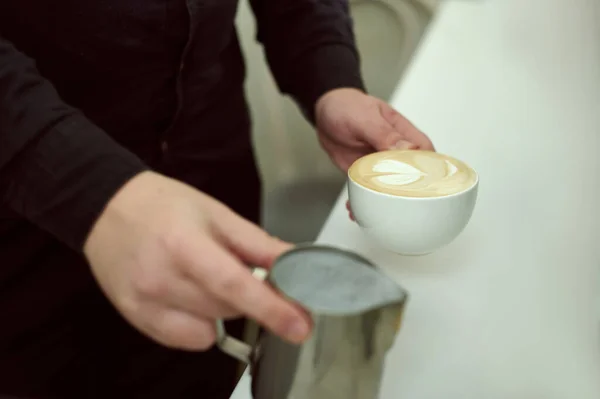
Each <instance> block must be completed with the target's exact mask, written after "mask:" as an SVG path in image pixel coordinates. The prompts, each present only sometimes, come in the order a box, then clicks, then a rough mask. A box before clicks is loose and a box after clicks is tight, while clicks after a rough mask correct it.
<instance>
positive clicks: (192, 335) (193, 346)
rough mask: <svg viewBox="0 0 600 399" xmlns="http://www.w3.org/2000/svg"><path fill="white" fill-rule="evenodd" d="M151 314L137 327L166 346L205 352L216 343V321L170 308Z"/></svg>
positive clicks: (160, 309) (154, 309) (156, 310)
mask: <svg viewBox="0 0 600 399" xmlns="http://www.w3.org/2000/svg"><path fill="white" fill-rule="evenodd" d="M150 313H151V314H150V315H149V317H146V318H145V320H144V321H143V322H141V323H139V324H140V325H139V326H136V327H138V328H139V329H140V330H141V331H142V332H143V333H144V334H146V335H148V336H149V337H150V338H152V339H153V340H155V341H157V342H158V343H160V344H162V345H164V346H167V347H169V348H173V349H182V350H199V351H205V350H208V349H210V348H211V347H212V346H213V345H214V344H215V342H216V339H217V332H216V325H215V322H214V321H211V320H208V319H203V318H198V317H195V316H194V315H191V314H189V313H186V312H183V311H181V310H179V309H173V308H168V307H156V308H153V309H152V311H151V312H150Z"/></svg>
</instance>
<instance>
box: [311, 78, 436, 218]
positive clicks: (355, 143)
mask: <svg viewBox="0 0 600 399" xmlns="http://www.w3.org/2000/svg"><path fill="white" fill-rule="evenodd" d="M315 117H316V123H317V132H318V134H319V141H320V142H321V145H322V146H323V148H324V149H325V151H326V152H327V153H328V154H329V156H330V157H331V159H332V160H333V162H334V163H335V164H336V165H337V166H338V167H339V168H340V169H342V171H344V172H345V171H347V170H348V168H349V167H350V165H352V163H353V162H354V161H355V160H357V159H358V158H360V157H362V156H363V155H367V154H369V153H371V152H374V151H385V150H390V149H421V150H431V151H434V150H435V149H434V147H433V144H432V142H431V140H430V139H429V137H427V135H426V134H425V133H423V132H422V131H420V130H419V129H417V128H416V127H415V126H414V125H413V124H412V123H410V122H409V121H408V119H406V118H405V117H404V116H402V115H401V114H400V113H399V112H397V111H396V110H395V109H393V108H392V107H391V106H390V105H389V104H387V103H386V102H384V101H382V100H380V99H378V98H375V97H372V96H369V95H367V94H365V93H363V92H361V91H359V90H356V89H348V88H344V89H335V90H331V91H329V92H327V93H326V94H324V95H323V96H322V97H321V98H320V99H319V100H318V101H317V104H316V106H315ZM347 206H348V210H349V212H350V217H351V218H352V212H351V210H350V207H349V205H347Z"/></svg>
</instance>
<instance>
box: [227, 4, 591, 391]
mask: <svg viewBox="0 0 600 399" xmlns="http://www.w3.org/2000/svg"><path fill="white" fill-rule="evenodd" d="M565 4H566V5H565ZM598 4H600V3H598V2H597V1H594V0H570V1H568V2H567V1H562V0H528V1H523V0H487V1H466V0H463V1H446V2H443V6H442V7H441V8H440V10H439V11H438V16H437V18H436V20H435V21H434V22H433V24H432V27H431V30H430V32H429V34H428V35H427V37H426V38H425V41H424V43H423V45H422V46H421V49H420V51H419V52H418V54H417V55H416V57H415V60H414V63H413V64H412V66H411V68H410V70H409V72H408V74H407V75H406V78H405V80H404V82H403V83H402V84H401V85H400V87H399V88H398V90H397V92H396V94H395V96H394V98H393V99H392V104H393V105H394V106H396V107H397V108H398V109H399V110H401V111H402V112H403V113H404V114H405V115H407V116H408V117H409V118H410V119H412V120H413V121H414V122H415V123H416V124H417V125H418V126H420V127H421V128H422V129H423V130H424V131H426V132H428V133H429V134H430V135H431V137H432V139H433V141H434V143H435V144H436V146H437V149H438V150H439V151H441V152H445V153H449V154H452V155H455V156H457V157H459V158H462V159H464V160H465V161H467V162H468V163H470V164H471V165H472V166H473V167H475V168H476V169H477V171H478V172H479V175H480V180H481V186H480V196H479V201H478V204H477V208H476V210H475V214H474V215H473V218H472V220H471V223H470V224H469V226H468V227H467V229H466V230H465V231H464V233H463V234H462V235H461V236H460V237H459V238H458V239H457V240H456V241H455V242H454V243H452V244H451V245H450V246H448V247H447V248H445V249H443V250H440V251H439V252H437V253H434V254H432V255H427V256H423V257H401V256H397V255H394V254H391V253H388V252H385V251H382V250H379V249H377V248H373V247H370V246H368V245H367V244H366V243H365V240H364V239H363V235H362V233H361V231H360V230H359V228H358V227H357V226H355V225H354V224H353V223H351V222H350V221H348V219H347V216H346V212H345V209H344V201H345V199H346V193H342V195H341V197H340V199H339V201H338V203H337V205H336V207H335V208H334V209H333V211H332V214H331V216H330V218H329V220H328V221H327V223H326V225H325V226H324V229H323V231H322V234H321V236H320V238H319V241H320V242H322V243H328V244H334V245H337V246H342V247H347V248H350V249H352V250H354V251H357V252H359V253H361V254H363V255H365V256H367V257H368V258H370V259H372V260H373V261H374V262H376V263H377V264H379V265H380V266H381V268H382V269H384V270H385V271H386V272H387V273H389V274H390V275H391V276H392V277H393V278H395V279H396V280H397V281H398V282H400V283H401V284H402V285H403V286H404V287H405V288H407V289H408V290H409V291H410V293H411V295H412V298H411V301H410V303H409V306H408V309H407V312H406V317H405V323H404V327H403V330H402V331H401V334H400V335H399V337H398V339H397V342H396V345H395V346H394V347H393V349H392V350H391V351H390V353H389V355H388V358H387V367H386V374H385V376H384V381H383V389H382V394H381V399H404V398H406V399H442V398H443V399H598V398H600V334H599V333H600V331H599V316H598V314H599V309H598V308H599V306H598V305H599V299H600V295H599V294H598V282H599V281H600V276H599V273H598V271H599V266H600V234H599V233H600V211H598V205H597V204H598V201H599V199H600V159H599V156H600V154H599V153H600V13H598ZM248 381H249V377H248V376H247V375H245V376H244V378H243V379H242V381H241V382H240V384H239V386H238V388H237V390H236V392H235V393H234V395H233V396H232V399H248V398H250V393H249V385H248Z"/></svg>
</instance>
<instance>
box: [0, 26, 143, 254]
mask: <svg viewBox="0 0 600 399" xmlns="http://www.w3.org/2000/svg"><path fill="white" fill-rule="evenodd" d="M144 169H145V166H144V165H143V164H142V162H141V161H140V160H139V159H138V158H137V157H136V156H134V155H133V154H131V153H129V152H128V151H127V150H125V149H124V148H122V147H121V146H119V145H118V144H117V143H116V142H114V141H113V140H112V139H111V138H110V137H109V136H108V135H107V134H106V133H105V132H103V131H102V130H101V129H99V128H98V127H97V126H95V125H94V124H93V123H91V122H90V121H89V120H87V119H86V118H85V116H84V115H83V114H82V113H81V112H79V111H78V110H76V109H74V108H72V107H69V106H68V105H67V104H65V103H64V102H63V101H62V100H61V99H60V97H59V95H58V93H57V92H56V91H55V90H54V88H53V86H52V85H51V84H50V82H48V81H46V80H45V79H44V78H43V77H42V76H40V74H39V73H38V71H37V70H36V68H35V64H34V62H33V61H32V60H31V59H29V58H28V57H27V56H26V55H24V54H22V53H20V52H19V51H18V50H17V49H15V48H14V47H13V46H12V45H11V44H10V43H9V42H7V41H5V40H3V39H2V38H1V37H0V201H2V202H3V203H5V204H7V205H8V206H9V207H10V208H11V209H13V210H14V211H16V212H17V213H18V214H20V215H21V216H22V217H24V218H27V219H28V220H29V221H31V222H32V223H34V224H35V225H37V226H38V227H40V228H42V229H44V230H47V231H49V232H50V233H52V234H53V235H55V236H56V237H57V238H58V239H60V240H62V241H63V242H65V243H66V244H68V245H69V246H71V247H72V248H74V249H76V250H81V247H82V245H83V242H84V241H85V238H86V237H87V234H88V232H89V230H90V229H91V227H92V225H93V224H94V222H95V220H96V218H97V217H98V216H99V214H100V213H101V212H102V210H103V208H104V206H105V204H106V203H107V202H108V200H109V199H110V197H112V195H113V194H114V193H115V192H116V191H117V190H118V189H119V188H120V187H121V186H122V185H123V184H124V183H125V182H126V181H128V180H129V179H130V178H131V177H132V176H134V175H135V174H137V173H138V172H140V171H141V170H144Z"/></svg>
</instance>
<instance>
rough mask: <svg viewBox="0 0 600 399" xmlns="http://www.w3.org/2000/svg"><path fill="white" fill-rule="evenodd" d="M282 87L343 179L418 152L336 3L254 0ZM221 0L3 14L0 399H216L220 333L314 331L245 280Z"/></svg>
mask: <svg viewBox="0 0 600 399" xmlns="http://www.w3.org/2000/svg"><path fill="white" fill-rule="evenodd" d="M251 5H252V8H253V11H254V14H255V17H256V19H257V22H258V33H257V38H258V40H259V41H260V42H262V44H263V45H264V48H265V51H266V57H267V59H268V62H269V65H270V68H271V70H272V72H273V74H274V76H275V79H276V81H277V83H278V85H279V88H280V89H281V91H282V92H283V93H285V94H288V95H290V96H292V97H293V98H294V99H295V100H296V101H297V103H298V104H299V106H300V107H301V109H302V110H303V112H304V113H305V115H306V117H307V118H308V119H309V120H310V121H311V122H312V123H313V124H314V125H315V126H316V129H317V132H318V136H319V140H320V142H321V144H322V147H323V148H324V150H325V151H326V152H327V153H328V154H329V156H330V157H331V159H332V160H333V162H334V163H335V164H336V165H337V166H339V167H340V168H341V169H342V170H345V169H347V168H348V166H349V165H350V164H351V163H352V162H353V161H354V160H355V159H356V158H357V157H359V156H361V155H363V154H366V153H369V152H372V151H376V150H383V149H388V148H392V147H401V148H426V149H427V148H433V147H432V144H431V141H430V140H429V139H428V138H427V136H426V135H425V134H423V133H422V132H420V131H419V130H418V129H417V128H415V127H414V126H413V125H411V124H410V122H408V121H407V120H406V119H405V118H404V117H402V116H401V115H400V114H399V113H397V112H396V111H395V110H393V109H392V108H391V107H390V106H389V105H387V104H386V103H385V102H383V101H381V100H379V99H377V98H374V97H371V96H369V95H368V94H367V93H366V91H365V88H364V85H363V82H362V79H361V76H360V67H359V56H358V54H357V50H356V47H355V42H354V36H353V31H352V21H351V18H350V15H349V10H348V4H347V1H346V0H320V1H315V0H251ZM236 8H237V0H187V1H184V0H143V1H142V0H104V1H98V0H93V1H87V2H77V1H65V0H59V1H55V2H50V3H48V2H41V1H22V0H4V1H2V2H1V3H0V315H1V317H2V323H1V325H2V327H1V328H0V395H14V396H17V397H23V398H32V399H34V398H78V399H82V398H108V397H112V398H114V397H123V398H144V399H151V398H166V397H168V398H171V399H175V398H198V397H204V398H211V399H224V398H228V397H229V396H230V394H231V392H232V389H233V388H234V386H235V383H236V366H237V364H236V362H235V361H234V360H232V359H230V358H228V357H227V356H226V355H224V354H222V353H221V352H219V350H218V349H215V348H214V343H215V328H214V321H215V319H217V318H223V319H227V320H229V322H228V326H227V327H228V329H229V331H230V332H232V333H233V334H234V335H237V336H238V337H239V336H240V335H241V333H242V331H243V327H244V320H243V317H248V318H252V319H255V320H257V321H258V322H259V323H260V324H261V325H262V326H264V327H265V328H268V329H270V330H271V331H273V332H275V333H277V334H279V335H280V336H282V337H284V338H285V339H287V340H290V341H291V342H295V343H297V342H301V341H302V340H304V339H305V338H306V337H307V336H308V334H310V320H309V318H308V317H307V315H306V314H304V313H303V312H302V311H301V309H299V308H297V307H296V306H295V305H294V304H292V303H289V302H287V301H285V300H283V299H282V298H280V297H279V296H277V295H276V294H275V293H274V292H273V291H271V290H270V289H268V288H267V286H266V285H264V284H261V283H259V282H258V281H255V280H254V279H253V278H252V276H251V274H250V272H249V269H248V268H247V267H246V266H245V265H248V264H254V265H258V266H262V267H269V265H270V264H271V262H273V260H274V259H275V258H276V257H277V256H278V255H279V254H280V253H282V252H283V251H285V250H287V249H288V248H289V247H290V244H288V243H285V242H282V241H280V240H278V239H276V238H274V237H270V236H269V235H268V234H267V233H265V232H264V231H263V230H261V229H260V228H259V227H258V221H259V203H260V179H259V177H258V173H257V169H256V166H255V160H254V155H253V150H252V145H251V140H250V120H249V117H248V110H247V104H246V101H245V98H244V92H243V81H244V73H245V72H244V64H243V59H242V56H241V51H240V47H239V43H238V38H237V33H236V30H235V25H234V17H235V14H236Z"/></svg>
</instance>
